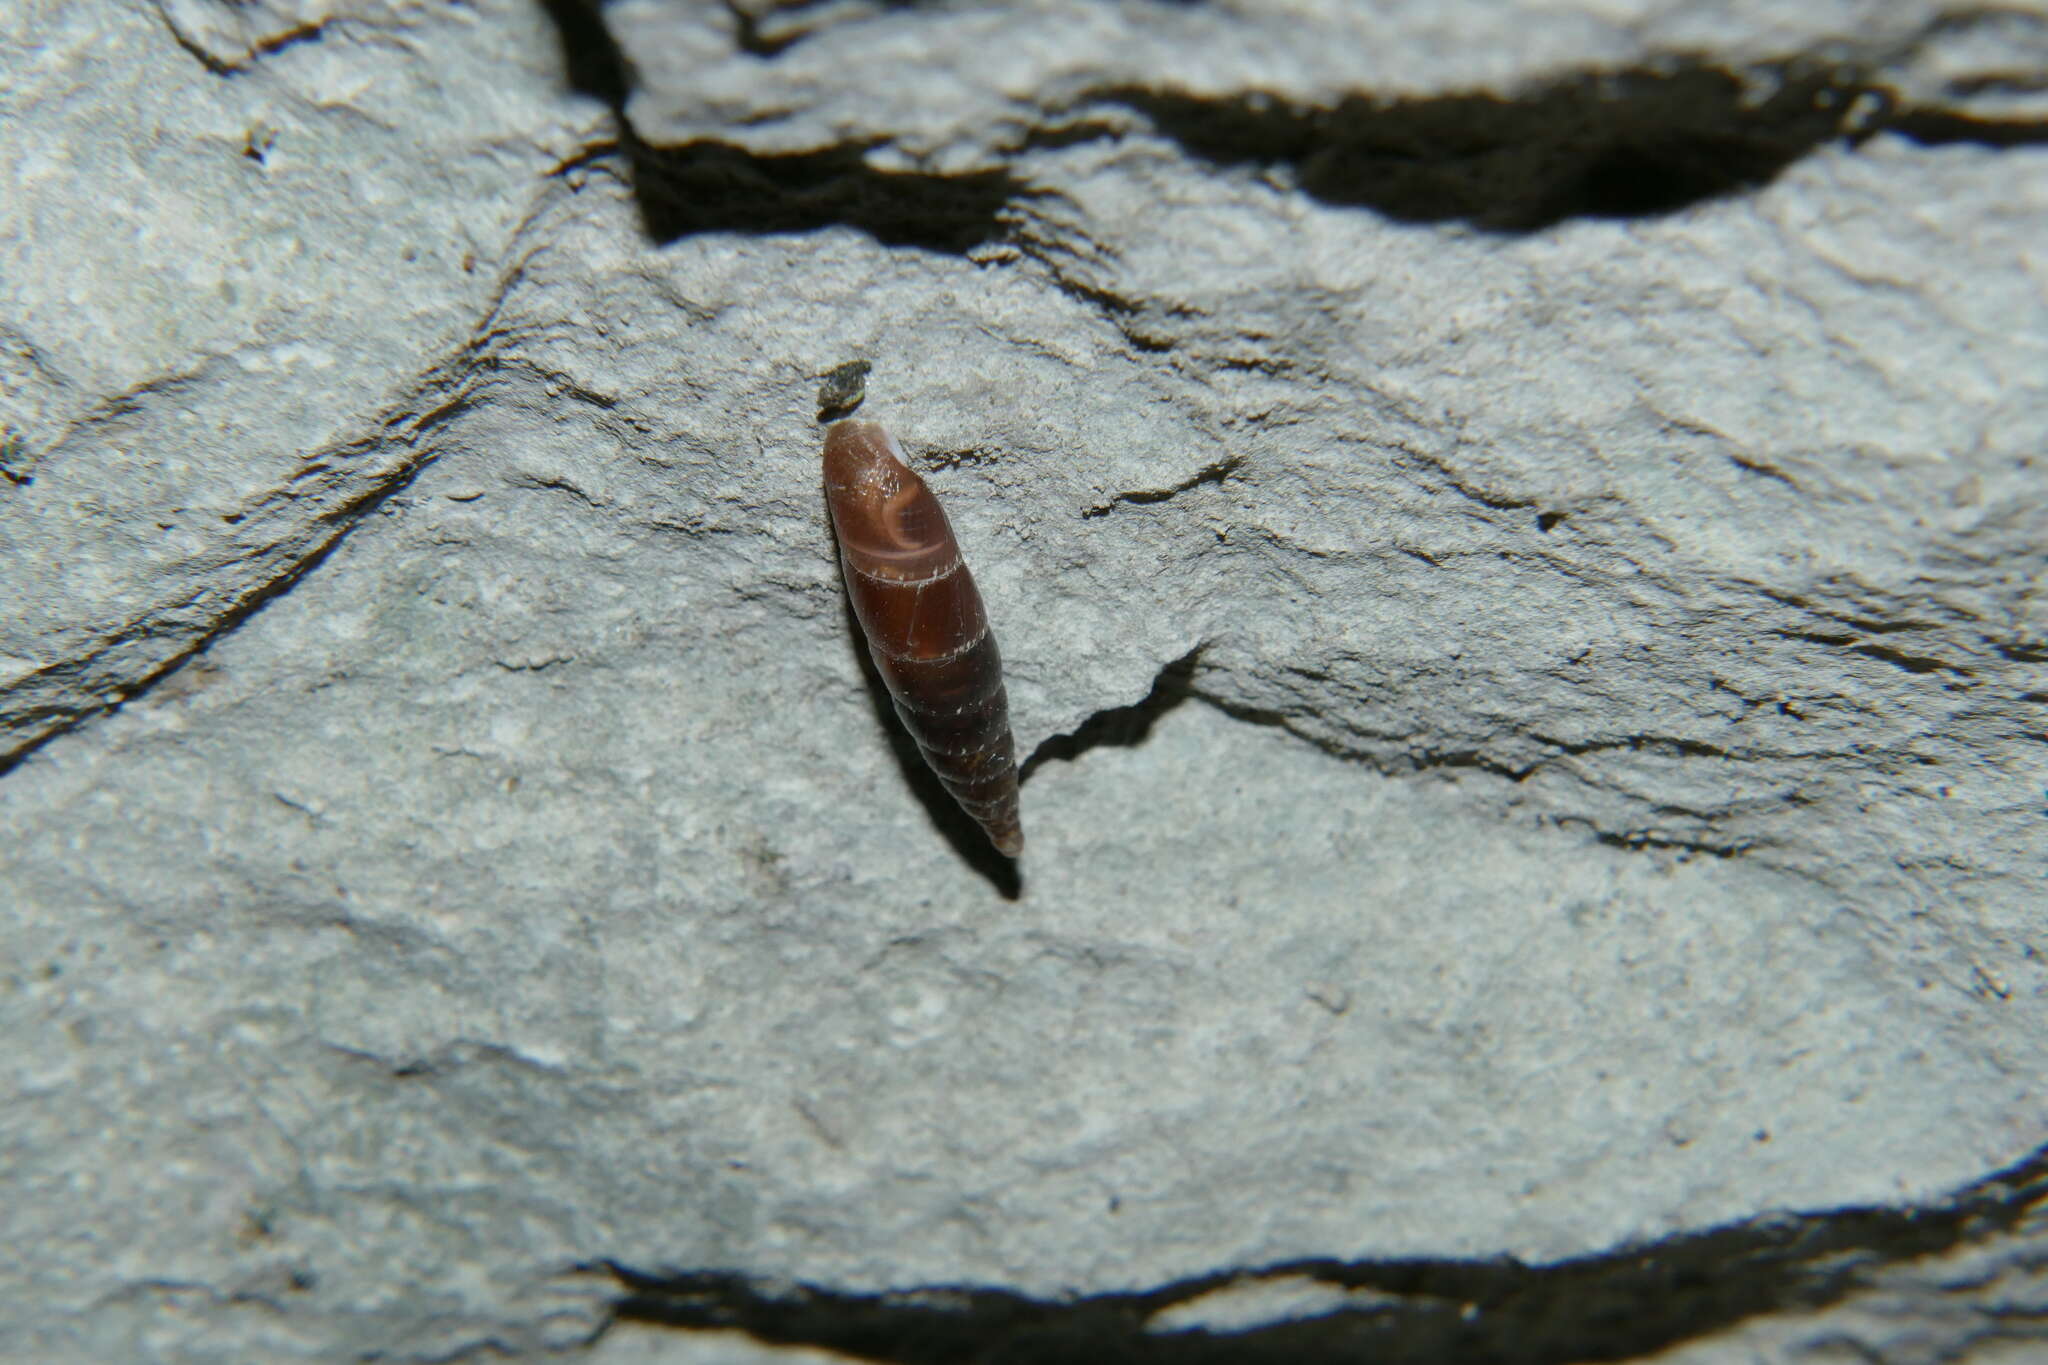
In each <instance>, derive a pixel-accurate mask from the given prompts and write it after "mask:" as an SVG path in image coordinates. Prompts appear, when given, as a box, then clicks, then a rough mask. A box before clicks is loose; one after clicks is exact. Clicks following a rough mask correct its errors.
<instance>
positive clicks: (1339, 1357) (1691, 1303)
mask: <svg viewBox="0 0 2048 1365" xmlns="http://www.w3.org/2000/svg"><path fill="white" fill-rule="evenodd" d="M2044 1200H2048V1149H2043V1150H2042V1151H2038V1152H2036V1153H2034V1154H2033V1155H2032V1156H2030V1157H2028V1158H2027V1159H2026V1160H2025V1161H2023V1162H2021V1163H2020V1164H2018V1165H2016V1166H2014V1167H2012V1168H2011V1169H2009V1170H2007V1171H2003V1172H2001V1173H1999V1174H1997V1175H1994V1176H1992V1177H1990V1178H1989V1179H1986V1180H1983V1181H1980V1182H1978V1183H1976V1184H1974V1185H1971V1186H1969V1187H1967V1188H1965V1189H1964V1190H1962V1191H1961V1192H1960V1193H1958V1194H1956V1195H1955V1196H1953V1197H1951V1198H1949V1199H1947V1200H1942V1201H1937V1202H1933V1203H1929V1204H1926V1205H1921V1206H1909V1207H1904V1208H1870V1207H1857V1208H1843V1209H1828V1210H1823V1211H1820V1212H1814V1213H1803V1214H1799V1213H1795V1214H1771V1215H1766V1216H1764V1217H1760V1218H1756V1219H1752V1220H1749V1221H1747V1222H1742V1223H1735V1224H1731V1225H1728V1226H1725V1227H1718V1228H1711V1229H1708V1230H1706V1231H1702V1232H1690V1233H1683V1234H1680V1235H1678V1236H1674V1237H1669V1238H1665V1239H1664V1240H1662V1241H1658V1242H1654V1243H1650V1244H1647V1245H1643V1246H1637V1247H1630V1248H1627V1249H1624V1250H1620V1251H1613V1252H1607V1253H1602V1254H1599V1255H1592V1256H1583V1257H1577V1258H1574V1259H1571V1260H1566V1261H1558V1262H1553V1263H1550V1264H1547V1265H1525V1264H1522V1263H1520V1262H1517V1261H1515V1260H1513V1259H1511V1258H1506V1257H1503V1258H1500V1259H1494V1260H1451V1259H1425V1258H1411V1259H1401V1260H1387V1261H1373V1260H1358V1261H1340V1260H1334V1259H1312V1260H1301V1261H1291V1262H1285V1263H1281V1264H1277V1265H1270V1266H1265V1267H1261V1268H1259V1269H1256V1270H1237V1269H1227V1270H1219V1271H1216V1272H1214V1273H1211V1274H1206V1275H1201V1276H1196V1277H1193V1278H1190V1279H1186V1280H1180V1281H1176V1282H1174V1283H1171V1284H1166V1285H1162V1286H1160V1287H1158V1288H1155V1289H1146V1290H1138V1291H1134V1292H1128V1293H1111V1294H1096V1295H1088V1296H1083V1297H1076V1298H1063V1297H1050V1298H1035V1297H1032V1296H1030V1295H1026V1294H1019V1293H1014V1292H1011V1291H1008V1290H1001V1289H989V1288H980V1287H973V1286H961V1285H935V1286H925V1287H916V1288H906V1289H901V1290H896V1291H890V1292H884V1293H877V1294H857V1293H847V1292H841V1291H836V1290H832V1289H827V1288H822V1287H817V1286H812V1285H805V1284H792V1283H789V1282H786V1281H780V1282H778V1281H769V1280H766V1279H757V1278H752V1277H749V1276H746V1275H742V1274H737V1273H734V1272H730V1271H715V1270H711V1271H706V1270H699V1271H665V1272H649V1271H645V1270H641V1269H636V1268H633V1267H630V1266H625V1265H621V1264H618V1263H616V1262H609V1263H606V1264H605V1265H603V1266H602V1267H599V1268H600V1269H602V1270H604V1271H607V1272H609V1273H610V1274H611V1275H613V1276H614V1277H616V1279H617V1280H618V1282H619V1284H620V1286H621V1288H622V1290H623V1291H624V1292H623V1296H622V1297H621V1299H620V1301H619V1302H618V1304H617V1306H616V1309H615V1312H614V1319H613V1320H615V1321H618V1320H623V1321H631V1322H642V1323H658V1324H663V1325H667V1326H672V1327H683V1328H694V1329H728V1330H729V1329H734V1328H737V1329H739V1330H742V1331H745V1332H749V1333H751V1334H752V1335H754V1336H755V1337H757V1338H759V1339H760V1340H762V1341H765V1342H770V1343H773V1344H776V1345H801V1346H815V1347H821V1348H824V1349H827V1350H831V1351H837V1352H841V1353H843V1354H846V1355H849V1356H852V1357H854V1358H855V1359H859V1360H868V1361H883V1362H891V1363H892V1365H954V1363H955V1362H959V1361H974V1362H977V1363H978V1365H1054V1362H1062V1363H1064V1362H1071V1361H1083V1360H1085V1361H1090V1362H1100V1365H1226V1363H1227V1365H1303V1363H1306V1365H1323V1363H1324V1362H1328V1363H1329V1365H1339V1363H1340V1362H1341V1363H1342V1365H1359V1362H1372V1363H1373V1365H1445V1362H1452V1361H1455V1362H1458V1363H1459V1365H1570V1363H1571V1362H1579V1361H1624V1360H1633V1359H1637V1358H1639V1357H1643V1356H1647V1355H1650V1354H1652V1353H1655V1352H1660V1351H1664V1350H1667V1349H1669V1348H1671V1347H1673V1346H1675V1345H1679V1344H1681V1343H1685V1342H1689V1341H1694V1340H1697V1339H1700V1338H1703V1337H1706V1336H1709V1335H1711V1334H1714V1333H1717V1332H1724V1331H1727V1330H1729V1329H1730V1328H1733V1327H1736V1326H1738V1325H1740V1324H1742V1323H1744V1322H1746V1321H1749V1320H1752V1319H1755V1318H1761V1317H1766V1316H1769V1315H1773V1314H1780V1313H1809V1312H1814V1311H1817V1310H1821V1309H1825V1308H1827V1307H1829V1306H1830V1305H1833V1304H1836V1303H1839V1302H1840V1301H1842V1300H1843V1299H1845V1298H1847V1297H1848V1296H1850V1295H1851V1294H1853V1293H1856V1292H1857V1291H1859V1290H1862V1289H1865V1288H1867V1287H1869V1286H1871V1285H1872V1284H1873V1283H1874V1282H1875V1281H1876V1280H1877V1278H1878V1277H1879V1275H1880V1274H1881V1273H1882V1272H1884V1271H1885V1270H1887V1269H1888V1268H1890V1267H1894V1266H1897V1265H1900V1264H1902V1263H1904V1262H1907V1261H1911V1260H1914V1259H1917V1258H1920V1257H1926V1256H1936V1255H1941V1254H1943V1253H1946V1252H1951V1251H1954V1250H1957V1249H1960V1248H1962V1247H1965V1246H1968V1245H1970V1244H1973V1243H1978V1242H1982V1241H1985V1240H1987V1239H1989V1238H1992V1237H1996V1236H1998V1235H2000V1234H2003V1233H2009V1232H2011V1231H2012V1230H2013V1229H2015V1228H2016V1227H2018V1226H2019V1225H2020V1223H2021V1221H2022V1220H2023V1219H2025V1218H2027V1217H2028V1216H2029V1214H2030V1213H2032V1212H2033V1211H2034V1210H2036V1209H2038V1208H2039V1207H2040V1206H2041V1205H2042V1203H2043V1202H2044ZM1282 1276H1285V1277H1291V1278H1297V1279H1308V1280H1313V1281H1318V1282H1320V1283H1322V1284H1325V1285H1329V1286H1331V1287H1333V1288H1336V1289H1342V1290H1349V1291H1361V1292H1360V1294H1359V1297H1360V1299H1361V1300H1362V1303H1361V1305H1360V1306H1359V1307H1357V1308H1342V1309H1338V1310H1337V1311H1334V1312H1330V1313H1327V1314H1324V1315H1322V1316H1318V1317H1310V1318H1302V1319H1296V1320H1293V1321H1286V1322H1278V1323H1274V1324H1272V1325H1270V1326H1261V1327H1254V1328H1251V1329H1248V1330H1242V1331H1234V1332H1209V1331H1205V1330H1200V1329H1196V1330H1188V1331H1180V1332H1171V1333H1166V1332H1162V1333H1148V1332H1147V1331H1146V1324H1147V1323H1148V1322H1149V1321H1151V1320H1152V1319H1153V1318H1154V1317H1155V1316H1156V1315H1157V1314H1159V1313H1161V1312H1162V1311H1164V1310H1166V1309H1169V1308H1173V1307H1175V1306H1177V1305H1182V1304H1188V1303H1190V1302H1192V1301H1194V1300H1197V1299H1200V1298H1202V1297H1203V1296H1204V1295H1207V1294H1211V1293H1215V1292H1217V1291H1221V1290H1228V1289H1231V1288H1232V1287H1234V1286H1247V1287H1248V1286H1251V1285H1255V1284H1256V1283H1257V1282H1258V1281H1259V1280H1261V1279H1271V1278H1277V1277H1282ZM2028 1330H2030V1331H2032V1332H2033V1333H2034V1334H2035V1336H2036V1337H2038V1338H2040V1339H2044V1340H2048V1323H2035V1324H2034V1325H2033V1327H2031V1328H2030V1329H2028Z"/></svg>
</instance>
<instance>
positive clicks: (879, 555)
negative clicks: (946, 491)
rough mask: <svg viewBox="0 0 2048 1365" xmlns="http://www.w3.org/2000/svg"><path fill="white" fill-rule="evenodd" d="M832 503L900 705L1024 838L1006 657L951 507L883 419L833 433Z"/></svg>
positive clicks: (998, 830) (867, 621)
mask: <svg viewBox="0 0 2048 1365" xmlns="http://www.w3.org/2000/svg"><path fill="white" fill-rule="evenodd" d="M825 502H826V506H827V507H829V508H830V509H831V513H832V528H833V531H834V532H835V533H836V535H837V536H838V539H839V562H840V567H841V568H842V570H843V571H844V574H845V578H846V593H847V596H848V598H849V599H851V601H852V603H853V611H854V615H855V616H856V617H857V618H858V619H859V621H860V626H861V631H862V632H863V633H864V634H865V635H866V636H867V642H868V652H869V654H870V655H871V656H872V657H873V658H874V661H875V668H876V669H877V671H879V672H880V673H881V675H882V681H883V682H884V683H885V684H886V685H887V686H888V689H889V695H890V696H891V697H892V698H894V699H895V702H896V714H897V716H898V718H900V719H901V720H902V722H903V725H904V728H905V729H906V730H908V731H909V732H910V735H911V737H912V738H913V739H915V740H916V741H917V745H918V749H919V751H920V752H922V753H923V755H924V759H925V762H926V764H928V765H929V766H930V767H931V770H932V771H933V772H934V773H935V774H937V775H938V778H939V780H940V781H941V782H942V783H944V784H945V787H946V790H947V791H948V792H950V793H951V794H952V796H953V799H954V800H955V801H958V802H959V803H960V806H961V808H962V809H963V810H965V811H966V812H967V813H968V814H969V815H971V816H973V817H974V818H975V820H976V821H978V822H979V823H980V825H981V827H982V828H983V829H984V830H985V831H987V833H988V837H989V841H990V842H991V843H993V844H994V845H995V846H996V848H997V849H999V850H1000V851H1002V852H1003V853H1005V854H1007V855H1008V856H1010V857H1013V858H1014V857H1016V856H1017V855H1018V854H1019V853H1021V852H1022V851H1023V848H1024V832H1023V829H1022V827H1021V826H1020V824H1019V823H1018V814H1017V759H1016V743H1015V741H1014V740H1013V739H1012V738H1011V735H1010V704H1009V698H1008V696H1007V694H1006V693H1005V692H1004V690H1003V672H1002V656H1001V655H1000V654H999V653H998V652H997V650H996V641H995V636H994V635H993V634H992V633H991V632H990V630H989V626H988V614H987V612H986V611H985V610H984V609H983V607H982V603H981V593H980V592H979V590H977V589H976V588H975V586H974V575H973V574H971V573H969V572H968V569H967V565H966V563H965V562H964V561H963V560H962V559H961V557H960V544H959V542H958V541H957V540H955V539H954V537H953V528H952V525H951V524H950V523H949V522H948V521H947V520H946V512H945V509H944V508H942V507H941V506H939V500H938V499H937V498H936V497H934V496H933V495H932V491H931V489H930V488H928V487H926V486H925V482H924V480H923V479H921V478H919V477H918V475H917V472H916V471H915V470H913V469H911V468H910V466H909V465H908V464H907V463H905V462H904V459H903V451H902V448H901V447H900V446H898V445H897V444H896V439H895V437H893V436H891V435H890V434H889V432H888V431H887V429H886V428H884V427H883V426H882V425H881V424H880V423H879V422H862V421H853V420H847V421H841V422H834V423H833V424H832V425H831V427H829V428H828V429H827V430H826V432H825Z"/></svg>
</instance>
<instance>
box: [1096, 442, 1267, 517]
mask: <svg viewBox="0 0 2048 1365" xmlns="http://www.w3.org/2000/svg"><path fill="white" fill-rule="evenodd" d="M1242 468H1244V457H1243V456H1242V455H1231V456H1228V457H1226V458H1224V459H1221V460H1218V461H1216V462H1215V463H1213V464H1209V465H1204V466H1203V467H1202V468H1201V469H1200V470H1199V471H1197V472H1196V473H1194V474H1192V475H1190V476H1189V477H1187V478H1185V479H1182V480H1181V481H1180V482H1179V483H1177V484H1174V485H1173V486H1172V487H1171V488H1141V489H1137V490H1134V491H1132V492H1129V493H1119V494H1117V495H1116V496H1115V497H1113V498H1111V499H1110V500H1109V501H1108V502H1104V503H1097V504H1096V505H1095V506H1093V507H1090V508H1087V509H1085V510H1084V511H1083V512H1082V513H1081V515H1082V517H1083V518H1090V517H1106V516H1108V515H1109V514H1110V513H1111V512H1114V511H1115V510H1116V509H1117V508H1119V507H1122V506H1125V505H1136V506H1144V505H1146V504H1149V503H1155V502H1165V501H1167V500H1168V499H1169V498H1174V497H1178V496H1179V495H1180V494H1182V493H1185V492H1187V491H1189V490H1190V489H1195V488H1200V487H1201V486H1202V485H1204V484H1212V483H1213V484H1220V483H1222V482H1223V481H1224V480H1226V479H1228V478H1229V477H1230V476H1231V475H1233V474H1235V473H1236V472H1237V471H1238V470H1240V469H1242Z"/></svg>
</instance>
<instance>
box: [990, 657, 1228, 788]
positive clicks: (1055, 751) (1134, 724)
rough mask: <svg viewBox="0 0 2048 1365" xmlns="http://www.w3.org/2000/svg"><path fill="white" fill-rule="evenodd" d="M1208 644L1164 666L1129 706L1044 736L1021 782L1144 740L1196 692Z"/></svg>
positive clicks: (1020, 774) (1020, 776) (1026, 762)
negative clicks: (1050, 766)
mask: <svg viewBox="0 0 2048 1365" xmlns="http://www.w3.org/2000/svg"><path fill="white" fill-rule="evenodd" d="M1204 648H1205V646H1204V645H1196V646H1195V647H1194V648H1193V649H1191V650H1189V651H1188V652H1187V653H1185V654H1183V655H1181V656H1180V657H1179V658H1178V659H1175V660H1174V661H1173V662H1172V663H1170V664H1167V665H1166V666H1165V667H1164V668H1162V669H1160V670H1159V673H1158V676H1156V677H1155V678H1153V680H1152V690H1151V691H1149V692H1147V693H1146V694H1145V695H1144V697H1142V698H1141V699H1140V700H1138V701H1135V702H1133V703H1131V704H1130V705H1129V706H1112V707H1110V708H1109V709H1107V710H1104V711H1097V712H1096V713H1095V714H1094V715H1092V716H1090V717H1089V718H1088V719H1087V720H1085V721H1083V722H1082V723H1081V724H1080V726H1079V727H1078V728H1076V729H1074V730H1072V731H1070V732H1068V733H1067V734H1063V735H1053V736H1052V737H1051V738H1049V739H1046V740H1042V741H1041V742H1040V743H1039V745H1038V747H1037V748H1036V749H1033V750H1032V751H1031V755H1030V757H1028V758H1026V759H1025V760H1024V763H1023V766H1022V767H1021V768H1019V769H1018V772H1017V780H1018V782H1019V783H1020V784H1021V783H1025V782H1029V781H1030V780H1031V775H1032V774H1033V773H1035V772H1037V771H1038V769H1039V767H1040V766H1041V765H1043V764H1046V763H1051V762H1054V761H1058V762H1061V763H1071V762H1073V761H1074V760H1075V759H1077V758H1079V757H1080V756H1081V755H1082V754H1085V753H1087V752H1088V751H1089V750H1090V749H1100V748H1105V747H1108V748H1117V749H1128V748H1133V747H1135V746H1136V745H1139V744H1143V743H1144V742H1145V740H1146V737H1147V736H1149V735H1150V734H1151V733H1152V727H1153V726H1155V725H1157V724H1158V723H1159V718H1160V717H1161V716H1163V715H1165V714H1166V713H1167V712H1168V711H1171V710H1173V708H1174V707H1176V706H1179V705H1180V704H1181V703H1182V702H1184V701H1187V700H1188V699H1189V698H1191V697H1192V696H1193V695H1194V690H1193V687H1192V683H1193V680H1194V676H1195V669H1196V668H1197V667H1199V666H1200V664H1201V661H1202V650H1203V649H1204Z"/></svg>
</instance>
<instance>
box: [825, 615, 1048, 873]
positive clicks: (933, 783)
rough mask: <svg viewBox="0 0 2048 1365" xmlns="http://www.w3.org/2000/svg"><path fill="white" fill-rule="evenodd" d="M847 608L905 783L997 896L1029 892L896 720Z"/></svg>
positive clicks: (850, 634) (879, 720) (854, 645)
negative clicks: (927, 763) (961, 807)
mask: <svg viewBox="0 0 2048 1365" xmlns="http://www.w3.org/2000/svg"><path fill="white" fill-rule="evenodd" d="M841 606H842V608H843V610H844V613H845V617H846V641H847V644H848V646H849V647H850V648H851V649H852V650H853V653H854V657H855V658H857V659H858V660H860V671H861V676H862V677H864V678H866V679H867V684H868V704H869V705H870V706H872V707H873V708H874V712H875V724H876V726H878V727H879V728H880V729H881V731H882V733H883V735H884V736H885V737H886V738H887V739H888V741H889V748H890V750H891V752H893V753H894V754H895V755H896V766H897V767H899V768H901V769H902V770H903V780H904V782H905V783H906V784H907V785H908V786H909V788H910V790H911V791H913V792H915V793H916V794H917V799H918V800H919V801H921V802H923V803H924V813H925V814H926V815H927V816H929V817H930V819H931V822H932V824H933V825H934V826H935V827H936V828H937V829H938V831H939V833H940V834H942V835H944V836H945V838H946V842H947V843H949V844H951V845H952V846H953V852H954V853H956V854H958V855H959V857H960V860H961V861H962V862H964V863H966V864H967V865H968V866H969V867H971V868H973V869H974V870H975V871H976V872H978V873H980V874H981V875H982V876H983V877H984V878H986V879H987V881H988V884H989V885H990V886H992V887H994V888H995V890H996V894H997V895H999V896H1001V897H1002V898H1003V899H1004V900H1006V901H1013V900H1016V899H1017V898H1019V897H1020V896H1022V895H1023V894H1024V878H1023V875H1022V873H1020V872H1019V871H1018V868H1017V863H1016V861H1015V860H1014V859H1011V858H1005V857H1004V856H1003V855H1002V854H1000V853H998V852H997V851H996V848H995V845H994V844H991V843H990V842H989V841H988V835H987V834H986V833H984V832H983V830H982V828H981V826H980V825H979V824H977V823H976V822H975V819H974V817H973V816H971V815H969V814H968V813H967V812H966V811H964V810H962V809H960V805H959V803H958V802H956V801H955V800H954V799H953V794H952V793H951V792H949V791H947V790H946V786H945V784H944V783H943V782H940V781H939V777H938V774H937V773H934V772H933V771H932V770H931V768H930V767H929V766H927V765H926V763H925V761H924V755H923V754H922V753H920V752H918V748H917V741H916V740H914V739H912V738H911V737H910V732H909V731H907V730H905V729H904V728H903V723H902V722H901V721H899V720H898V719H897V718H896V704H895V703H894V702H893V701H891V700H890V699H889V688H888V686H887V684H885V683H884V682H883V681H882V675H881V673H880V672H879V671H878V670H877V669H876V668H875V661H874V660H873V659H872V658H871V657H869V655H868V650H867V644H866V636H865V635H864V634H863V633H862V631H861V628H860V620H859V618H857V617H856V616H855V615H854V614H853V604H852V603H851V602H848V601H846V600H845V599H844V598H843V597H842V599H841Z"/></svg>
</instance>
